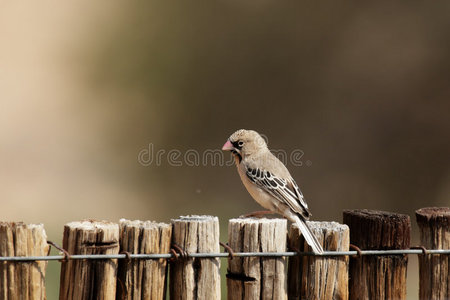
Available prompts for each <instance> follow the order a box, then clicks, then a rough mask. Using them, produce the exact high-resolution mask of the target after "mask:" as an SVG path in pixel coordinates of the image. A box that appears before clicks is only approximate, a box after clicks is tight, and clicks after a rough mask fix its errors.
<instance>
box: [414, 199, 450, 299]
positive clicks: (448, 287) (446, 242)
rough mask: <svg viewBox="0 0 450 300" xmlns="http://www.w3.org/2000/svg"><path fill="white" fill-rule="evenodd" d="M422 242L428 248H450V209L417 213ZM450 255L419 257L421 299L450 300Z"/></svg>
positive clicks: (427, 209) (435, 208)
mask: <svg viewBox="0 0 450 300" xmlns="http://www.w3.org/2000/svg"><path fill="white" fill-rule="evenodd" d="M416 219H417V224H418V225H419V229H420V243H421V245H422V246H424V247H425V248H427V249H450V208H448V207H427V208H422V209H419V210H417V211H416ZM449 263H450V256H449V255H431V254H426V255H419V276H420V277H419V278H420V279H419V298H420V299H424V300H425V299H450V266H449Z"/></svg>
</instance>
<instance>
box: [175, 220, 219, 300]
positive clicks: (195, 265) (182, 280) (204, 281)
mask: <svg viewBox="0 0 450 300" xmlns="http://www.w3.org/2000/svg"><path fill="white" fill-rule="evenodd" d="M172 224H173V232H172V242H173V243H174V244H176V245H177V246H179V247H180V248H182V249H183V250H184V251H185V252H187V253H208V252H211V253H218V252H220V245H219V219H218V218H217V217H212V216H186V217H180V218H179V219H175V220H172ZM169 287H170V299H186V300H191V299H208V300H215V299H220V293H221V291H220V260H219V259H218V258H178V259H177V260H176V261H174V262H172V263H171V264H170V283H169Z"/></svg>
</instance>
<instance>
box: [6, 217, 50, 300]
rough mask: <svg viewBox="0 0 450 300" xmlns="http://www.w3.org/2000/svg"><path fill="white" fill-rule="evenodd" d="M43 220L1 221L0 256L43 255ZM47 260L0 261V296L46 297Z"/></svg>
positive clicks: (47, 248)
mask: <svg viewBox="0 0 450 300" xmlns="http://www.w3.org/2000/svg"><path fill="white" fill-rule="evenodd" d="M48 251H49V246H48V244H47V235H46V233H45V230H44V225H42V224H37V225H35V224H30V225H26V224H24V223H22V222H17V223H15V222H0V256H46V255H48ZM46 267H47V262H46V261H34V262H6V261H4V262H0V299H20V300H22V299H23V300H28V299H30V300H31V299H33V300H34V299H46V295H45V283H44V280H45V271H46Z"/></svg>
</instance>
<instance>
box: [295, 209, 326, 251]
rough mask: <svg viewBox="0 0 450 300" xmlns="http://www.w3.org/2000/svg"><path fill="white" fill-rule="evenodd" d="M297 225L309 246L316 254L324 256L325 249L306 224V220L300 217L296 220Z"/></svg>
mask: <svg viewBox="0 0 450 300" xmlns="http://www.w3.org/2000/svg"><path fill="white" fill-rule="evenodd" d="M295 224H297V226H298V228H299V229H300V231H301V232H302V234H303V237H304V238H305V240H306V242H307V243H308V245H310V246H311V248H312V250H313V251H314V253H318V254H322V253H323V248H322V246H321V245H320V243H319V241H318V240H317V238H316V236H315V235H314V233H313V232H312V231H311V228H309V226H308V224H306V222H305V220H303V219H302V218H300V217H298V218H295Z"/></svg>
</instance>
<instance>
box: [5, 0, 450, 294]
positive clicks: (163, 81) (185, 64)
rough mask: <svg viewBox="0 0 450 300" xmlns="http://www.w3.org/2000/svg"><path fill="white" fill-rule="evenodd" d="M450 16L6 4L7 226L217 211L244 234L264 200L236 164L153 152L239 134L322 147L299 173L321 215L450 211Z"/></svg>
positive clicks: (352, 9) (371, 10) (303, 8)
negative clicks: (248, 187) (150, 151)
mask: <svg viewBox="0 0 450 300" xmlns="http://www.w3.org/2000/svg"><path fill="white" fill-rule="evenodd" d="M449 9H450V4H449V3H448V2H415V1H413V2H407V3H402V4H398V3H397V4H395V3H388V2H386V3H384V2H377V3H373V4H349V3H337V2H334V1H325V2H320V3H311V2H302V3H279V2H276V1H267V0H266V1H260V2H252V3H250V2H242V1H216V2H184V3H177V4H175V3H168V2H161V1H146V2H139V3H137V2H136V3H131V2H123V3H117V2H107V1H98V2H96V3H95V4H93V3H90V2H88V1H76V3H75V2H74V3H70V2H69V3H66V2H65V3H57V4H56V3H52V2H45V1H43V2H42V1H40V2H39V3H19V2H12V1H4V2H1V3H0V37H1V39H0V43H1V44H0V138H1V147H0V154H1V155H0V163H1V168H0V197H1V203H2V209H1V212H0V219H1V220H5V221H6V220H14V221H18V220H23V221H25V222H29V223H31V222H38V223H41V222H42V223H44V224H45V225H46V228H47V231H48V234H49V238H51V239H52V240H55V241H57V242H60V240H61V234H62V226H63V224H64V223H66V222H68V221H73V220H79V219H84V218H95V219H108V220H118V219H119V218H122V217H123V218H129V219H146V220H158V221H169V220H170V218H174V217H177V216H179V215H186V214H211V215H218V216H219V217H220V218H221V222H222V227H223V230H222V231H223V235H222V240H226V236H225V232H226V225H227V224H226V223H227V221H226V220H227V219H229V218H232V217H235V216H238V215H240V214H243V213H246V212H249V211H252V210H256V209H258V206H257V205H256V204H255V203H254V202H253V200H252V199H251V198H250V196H249V195H248V194H247V192H246V191H245V189H244V188H243V186H242V184H241V183H240V180H239V178H238V175H237V173H236V170H235V168H234V167H226V166H218V165H215V166H211V165H207V166H203V165H200V166H194V167H191V166H187V165H186V164H183V166H181V167H175V166H171V165H170V164H169V163H168V162H167V159H163V160H162V161H161V164H159V165H156V163H153V164H150V165H149V166H143V165H141V164H140V163H139V162H138V154H139V153H140V151H142V150H143V149H146V148H148V147H149V144H152V145H153V147H154V151H155V152H156V151H157V150H165V151H166V154H167V152H168V151H170V150H171V149H178V150H179V151H181V153H182V154H184V153H186V151H188V150H189V149H192V150H195V151H198V152H199V153H203V152H204V151H205V150H206V149H219V148H220V147H221V146H222V144H223V143H224V142H225V140H226V139H227V137H228V136H229V135H230V134H231V133H232V132H233V131H234V130H236V129H239V128H247V129H255V130H257V131H259V132H261V133H263V134H265V135H266V136H267V137H268V138H269V147H271V148H274V149H284V150H285V151H287V152H288V153H291V152H292V151H293V150H295V149H301V150H302V151H303V152H304V156H303V157H302V160H303V162H305V163H304V164H303V165H302V166H300V167H298V166H297V167H296V166H292V165H289V164H288V167H289V169H290V170H291V173H292V174H293V176H294V177H295V178H296V180H297V182H298V183H299V185H300V187H301V189H302V190H303V193H304V194H305V196H306V199H307V201H308V203H309V205H310V207H311V210H312V213H313V218H314V219H315V220H336V221H342V216H341V214H342V213H341V211H342V209H344V208H372V209H381V210H389V211H395V212H401V213H406V214H409V215H410V216H413V214H414V211H415V210H416V209H418V208H420V207H425V206H449V205H450V203H449V202H450V200H449V194H450V163H449V153H450V118H449V111H450V103H449V100H450V55H449V53H450V38H449V37H450V17H449V11H450V10H449ZM163 157H166V158H167V156H163ZM228 158H229V154H226V155H225V159H226V160H228ZM307 161H308V164H306V162H307ZM414 223H415V221H414V218H413V224H414ZM413 234H414V237H413V243H418V239H417V230H416V227H414V228H413ZM410 261H411V266H410V272H409V273H410V274H409V275H408V276H409V278H410V284H409V290H408V293H409V296H408V297H409V298H411V299H414V298H416V297H417V288H418V286H417V284H415V283H416V281H414V278H415V277H414V276H415V273H416V271H417V266H416V263H417V260H416V258H415V257H412V258H411V260H410ZM50 266H51V268H53V269H54V270H56V269H57V267H52V266H57V265H54V264H52V263H50ZM50 273H51V272H50ZM54 273H55V272H53V273H52V274H53V275H49V280H52V281H56V279H57V275H54ZM49 293H50V296H49V299H53V298H54V297H56V296H55V295H56V293H57V287H53V286H52V287H50V288H49ZM51 295H54V297H52V296H51Z"/></svg>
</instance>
